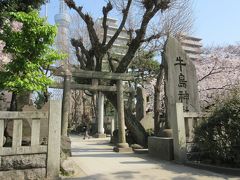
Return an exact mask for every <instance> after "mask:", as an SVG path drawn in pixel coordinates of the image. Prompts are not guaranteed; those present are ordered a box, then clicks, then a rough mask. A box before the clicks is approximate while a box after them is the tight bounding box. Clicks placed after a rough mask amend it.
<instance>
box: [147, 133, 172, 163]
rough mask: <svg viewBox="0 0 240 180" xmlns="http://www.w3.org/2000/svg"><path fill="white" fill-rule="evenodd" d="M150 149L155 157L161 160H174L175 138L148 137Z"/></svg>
mask: <svg viewBox="0 0 240 180" xmlns="http://www.w3.org/2000/svg"><path fill="white" fill-rule="evenodd" d="M148 151H149V154H150V155H151V156H153V157H157V158H159V159H161V160H167V161H172V160H173V159H174V154H173V138H167V137H154V136H152V137H148Z"/></svg>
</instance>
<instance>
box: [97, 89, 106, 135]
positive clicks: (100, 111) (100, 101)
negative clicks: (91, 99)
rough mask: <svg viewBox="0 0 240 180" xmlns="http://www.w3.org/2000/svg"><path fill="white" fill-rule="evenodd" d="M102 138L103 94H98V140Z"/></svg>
mask: <svg viewBox="0 0 240 180" xmlns="http://www.w3.org/2000/svg"><path fill="white" fill-rule="evenodd" d="M104 137H106V135H105V134H104V94H103V93H102V92H98V138H104Z"/></svg>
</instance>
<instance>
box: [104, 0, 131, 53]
mask: <svg viewBox="0 0 240 180" xmlns="http://www.w3.org/2000/svg"><path fill="white" fill-rule="evenodd" d="M131 3H132V0H128V3H127V6H126V8H125V9H123V10H122V13H123V18H122V21H121V23H120V26H119V27H118V29H117V31H116V32H115V34H114V35H113V36H112V37H111V39H110V40H109V41H108V43H107V44H106V45H105V46H104V50H105V51H107V50H108V49H110V48H111V47H112V45H113V43H114V41H115V40H116V39H117V37H118V36H119V34H120V33H121V31H122V29H123V27H124V25H125V23H126V20H127V16H128V12H129V8H130V6H131Z"/></svg>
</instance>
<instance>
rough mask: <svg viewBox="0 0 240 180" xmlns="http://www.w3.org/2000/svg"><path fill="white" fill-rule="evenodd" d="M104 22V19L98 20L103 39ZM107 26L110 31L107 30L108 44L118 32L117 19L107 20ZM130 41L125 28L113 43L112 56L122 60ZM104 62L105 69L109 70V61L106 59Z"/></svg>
mask: <svg viewBox="0 0 240 180" xmlns="http://www.w3.org/2000/svg"><path fill="white" fill-rule="evenodd" d="M102 20H103V18H99V19H97V24H98V25H99V26H100V28H99V35H100V37H101V38H102V37H103V28H102ZM107 25H108V30H107V42H108V41H109V40H110V39H111V37H113V35H114V34H115V32H116V31H117V29H118V26H119V25H118V21H117V19H113V18H107ZM128 41H129V35H128V33H127V31H126V29H124V28H123V30H122V31H121V33H120V34H119V36H118V38H117V39H116V40H115V42H114V43H113V46H112V48H111V50H110V52H111V54H112V55H114V56H115V57H116V59H119V60H120V58H121V57H122V56H124V55H125V54H126V51H127V43H128ZM103 62H104V64H103V69H104V70H105V69H106V68H107V67H106V64H108V62H107V59H106V58H105V59H104V60H103ZM115 63H117V62H115Z"/></svg>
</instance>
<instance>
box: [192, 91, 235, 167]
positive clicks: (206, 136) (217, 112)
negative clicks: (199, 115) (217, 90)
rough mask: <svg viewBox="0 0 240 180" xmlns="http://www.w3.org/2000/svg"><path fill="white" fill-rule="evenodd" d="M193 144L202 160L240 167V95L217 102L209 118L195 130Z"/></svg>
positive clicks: (232, 95) (233, 95)
mask: <svg viewBox="0 0 240 180" xmlns="http://www.w3.org/2000/svg"><path fill="white" fill-rule="evenodd" d="M195 142H196V145H197V147H198V148H199V150H200V151H201V152H206V153H204V157H202V160H206V159H208V160H210V161H211V163H214V164H221V165H231V166H234V167H240V93H239V92H237V91H235V92H233V93H232V94H231V95H229V96H228V97H227V98H226V99H224V100H221V101H219V103H217V105H216V106H215V108H214V110H213V111H212V114H211V116H210V117H209V118H208V119H206V120H205V121H203V122H202V123H201V124H200V125H199V126H198V127H197V128H195Z"/></svg>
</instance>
